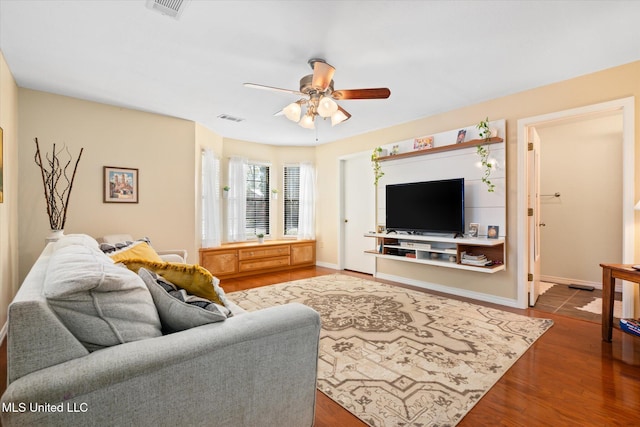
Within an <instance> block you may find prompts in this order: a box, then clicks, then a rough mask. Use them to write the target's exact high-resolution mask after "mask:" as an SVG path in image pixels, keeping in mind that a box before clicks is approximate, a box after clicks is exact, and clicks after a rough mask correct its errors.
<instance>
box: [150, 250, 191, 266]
mask: <svg viewBox="0 0 640 427" xmlns="http://www.w3.org/2000/svg"><path fill="white" fill-rule="evenodd" d="M156 253H157V254H158V255H160V258H162V260H163V261H165V262H180V263H186V262H187V251H186V250H184V249H166V250H163V251H158V250H156Z"/></svg>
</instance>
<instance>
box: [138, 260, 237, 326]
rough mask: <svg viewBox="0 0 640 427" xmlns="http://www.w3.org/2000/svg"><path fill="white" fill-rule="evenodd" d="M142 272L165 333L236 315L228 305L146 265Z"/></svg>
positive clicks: (139, 271)
mask: <svg viewBox="0 0 640 427" xmlns="http://www.w3.org/2000/svg"><path fill="white" fill-rule="evenodd" d="M138 275H139V276H140V277H141V278H142V280H143V281H144V283H145V284H146V285H147V287H148V288H149V291H150V292H151V296H152V297H153V302H154V303H155V304H156V309H157V310H158V314H159V315H160V322H161V323H162V330H163V332H165V333H173V332H179V331H184V330H185V329H190V328H194V327H196V326H201V325H206V324H208V323H215V322H221V321H223V320H225V319H226V318H227V317H230V316H232V315H233V314H232V313H231V311H230V310H229V309H228V308H226V307H224V306H221V305H218V304H216V303H214V302H211V301H209V300H208V299H205V298H200V297H198V296H195V295H190V294H189V293H188V292H187V291H185V290H184V289H180V288H179V287H177V286H176V285H174V284H173V283H171V282H169V281H168V280H165V279H164V278H163V277H162V276H159V275H158V274H156V273H154V272H153V271H149V270H147V269H146V268H141V269H140V270H138Z"/></svg>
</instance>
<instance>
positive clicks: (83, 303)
mask: <svg viewBox="0 0 640 427" xmlns="http://www.w3.org/2000/svg"><path fill="white" fill-rule="evenodd" d="M69 243H70V242H69V241H65V239H64V238H63V239H61V240H60V241H58V242H57V243H56V246H54V252H53V254H52V255H51V258H50V260H49V265H48V268H47V274H46V277H45V280H44V291H43V293H44V296H45V298H46V299H47V302H48V303H49V305H50V307H51V308H52V309H53V311H54V312H55V313H56V314H57V316H58V317H59V318H60V320H61V321H62V323H64V325H65V326H66V327H67V328H68V329H69V331H70V332H71V333H72V334H73V335H74V336H75V337H76V338H77V339H78V340H79V341H80V342H81V343H82V344H83V345H84V346H85V347H86V348H87V350H89V351H95V350H98V349H101V348H104V347H109V346H113V345H117V344H122V343H125V342H130V341H137V340H142V339H146V338H153V337H158V336H161V335H162V331H161V324H160V318H159V316H158V312H157V310H156V308H155V305H154V303H153V299H152V297H151V294H150V293H149V290H148V289H147V287H146V285H145V284H144V282H143V281H142V279H141V278H140V277H138V276H137V275H136V274H134V273H133V272H131V271H129V270H127V269H126V268H122V267H121V266H118V265H115V264H114V263H113V261H112V260H111V259H110V258H109V257H108V256H106V255H105V254H104V253H102V252H101V251H100V250H99V249H97V248H93V247H90V246H87V245H84V244H81V243H80V244H69Z"/></svg>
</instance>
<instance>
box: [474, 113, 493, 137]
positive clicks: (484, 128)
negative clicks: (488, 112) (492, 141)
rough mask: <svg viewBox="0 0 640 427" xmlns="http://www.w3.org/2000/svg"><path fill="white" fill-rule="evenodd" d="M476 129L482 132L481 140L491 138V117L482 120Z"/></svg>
mask: <svg viewBox="0 0 640 427" xmlns="http://www.w3.org/2000/svg"><path fill="white" fill-rule="evenodd" d="M476 127H477V128H478V129H479V130H480V138H481V139H484V140H485V141H486V140H487V139H489V138H491V129H489V117H487V118H486V119H484V120H481V121H480V123H478V124H477V125H476Z"/></svg>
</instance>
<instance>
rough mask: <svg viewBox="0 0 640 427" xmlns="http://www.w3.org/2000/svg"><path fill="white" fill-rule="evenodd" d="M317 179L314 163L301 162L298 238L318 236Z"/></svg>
mask: <svg viewBox="0 0 640 427" xmlns="http://www.w3.org/2000/svg"><path fill="white" fill-rule="evenodd" d="M315 181H316V174H315V171H314V169H313V165H312V164H310V163H301V164H300V206H299V210H298V239H315V238H316V217H315V212H316V210H315V183H316V182H315Z"/></svg>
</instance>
